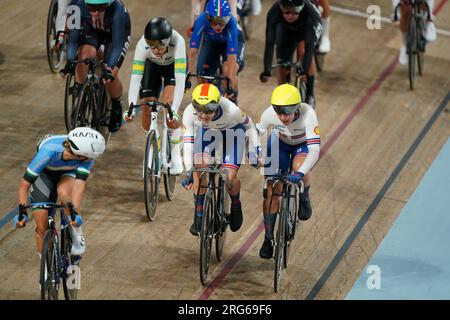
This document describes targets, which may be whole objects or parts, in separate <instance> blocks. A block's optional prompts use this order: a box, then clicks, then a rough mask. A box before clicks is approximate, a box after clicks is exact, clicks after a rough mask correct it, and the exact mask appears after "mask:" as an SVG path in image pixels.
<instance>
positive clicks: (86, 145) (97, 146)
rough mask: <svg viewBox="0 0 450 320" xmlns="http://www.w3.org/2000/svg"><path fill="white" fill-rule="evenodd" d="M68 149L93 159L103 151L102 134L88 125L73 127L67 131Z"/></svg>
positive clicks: (103, 139)
mask: <svg viewBox="0 0 450 320" xmlns="http://www.w3.org/2000/svg"><path fill="white" fill-rule="evenodd" d="M68 140H69V143H70V149H71V150H72V152H73V154H76V155H78V156H84V157H87V158H89V159H95V158H97V157H99V156H101V155H102V154H103V152H104V151H105V138H104V137H103V135H102V134H101V133H100V132H98V131H96V130H94V129H92V128H89V127H79V128H75V129H73V130H72V131H70V132H69V137H68Z"/></svg>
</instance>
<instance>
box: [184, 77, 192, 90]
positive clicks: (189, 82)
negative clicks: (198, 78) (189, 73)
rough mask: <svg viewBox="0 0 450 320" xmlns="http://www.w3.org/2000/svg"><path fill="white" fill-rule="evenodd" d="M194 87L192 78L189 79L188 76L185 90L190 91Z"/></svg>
mask: <svg viewBox="0 0 450 320" xmlns="http://www.w3.org/2000/svg"><path fill="white" fill-rule="evenodd" d="M191 88H192V82H191V80H189V78H187V77H186V81H185V83H184V92H185V93H186V92H189V90H191Z"/></svg>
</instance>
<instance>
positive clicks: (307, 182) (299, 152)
mask: <svg viewBox="0 0 450 320" xmlns="http://www.w3.org/2000/svg"><path fill="white" fill-rule="evenodd" d="M307 155H308V147H307V145H306V143H302V144H301V145H299V146H297V148H296V151H295V157H294V160H293V164H292V169H293V170H294V171H297V170H299V169H300V167H301V166H302V164H303V162H304V161H305V159H306V156H307ZM311 177H312V173H311V171H309V172H308V173H306V174H305V176H304V177H303V183H304V187H305V188H304V191H303V194H302V196H301V199H300V205H299V207H298V210H299V211H298V215H299V218H300V219H301V220H308V219H309V218H310V217H311V214H312V208H311V201H310V198H309V188H310V186H311Z"/></svg>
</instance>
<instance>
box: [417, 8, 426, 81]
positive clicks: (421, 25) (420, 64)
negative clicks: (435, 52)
mask: <svg viewBox="0 0 450 320" xmlns="http://www.w3.org/2000/svg"><path fill="white" fill-rule="evenodd" d="M417 26H418V28H417V39H418V43H417V71H418V72H419V75H420V76H422V75H423V69H424V62H425V61H424V59H423V55H424V52H425V44H426V41H425V38H424V37H423V35H422V33H423V32H424V31H425V22H424V19H423V17H422V16H421V17H419V18H417Z"/></svg>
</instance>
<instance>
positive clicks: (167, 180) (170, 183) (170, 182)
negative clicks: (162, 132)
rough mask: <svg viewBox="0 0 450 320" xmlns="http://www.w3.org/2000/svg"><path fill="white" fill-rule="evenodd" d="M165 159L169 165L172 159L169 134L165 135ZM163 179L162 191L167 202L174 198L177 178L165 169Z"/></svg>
mask: <svg viewBox="0 0 450 320" xmlns="http://www.w3.org/2000/svg"><path fill="white" fill-rule="evenodd" d="M165 145H166V148H165V149H166V150H165V152H166V159H167V163H171V161H172V158H171V153H170V150H171V146H170V137H169V134H167V135H166V143H165ZM163 178H164V191H165V193H166V198H167V200H169V201H172V200H173V197H174V196H175V186H176V184H177V177H176V176H174V175H171V174H170V168H169V169H167V171H166V172H164V174H163Z"/></svg>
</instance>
